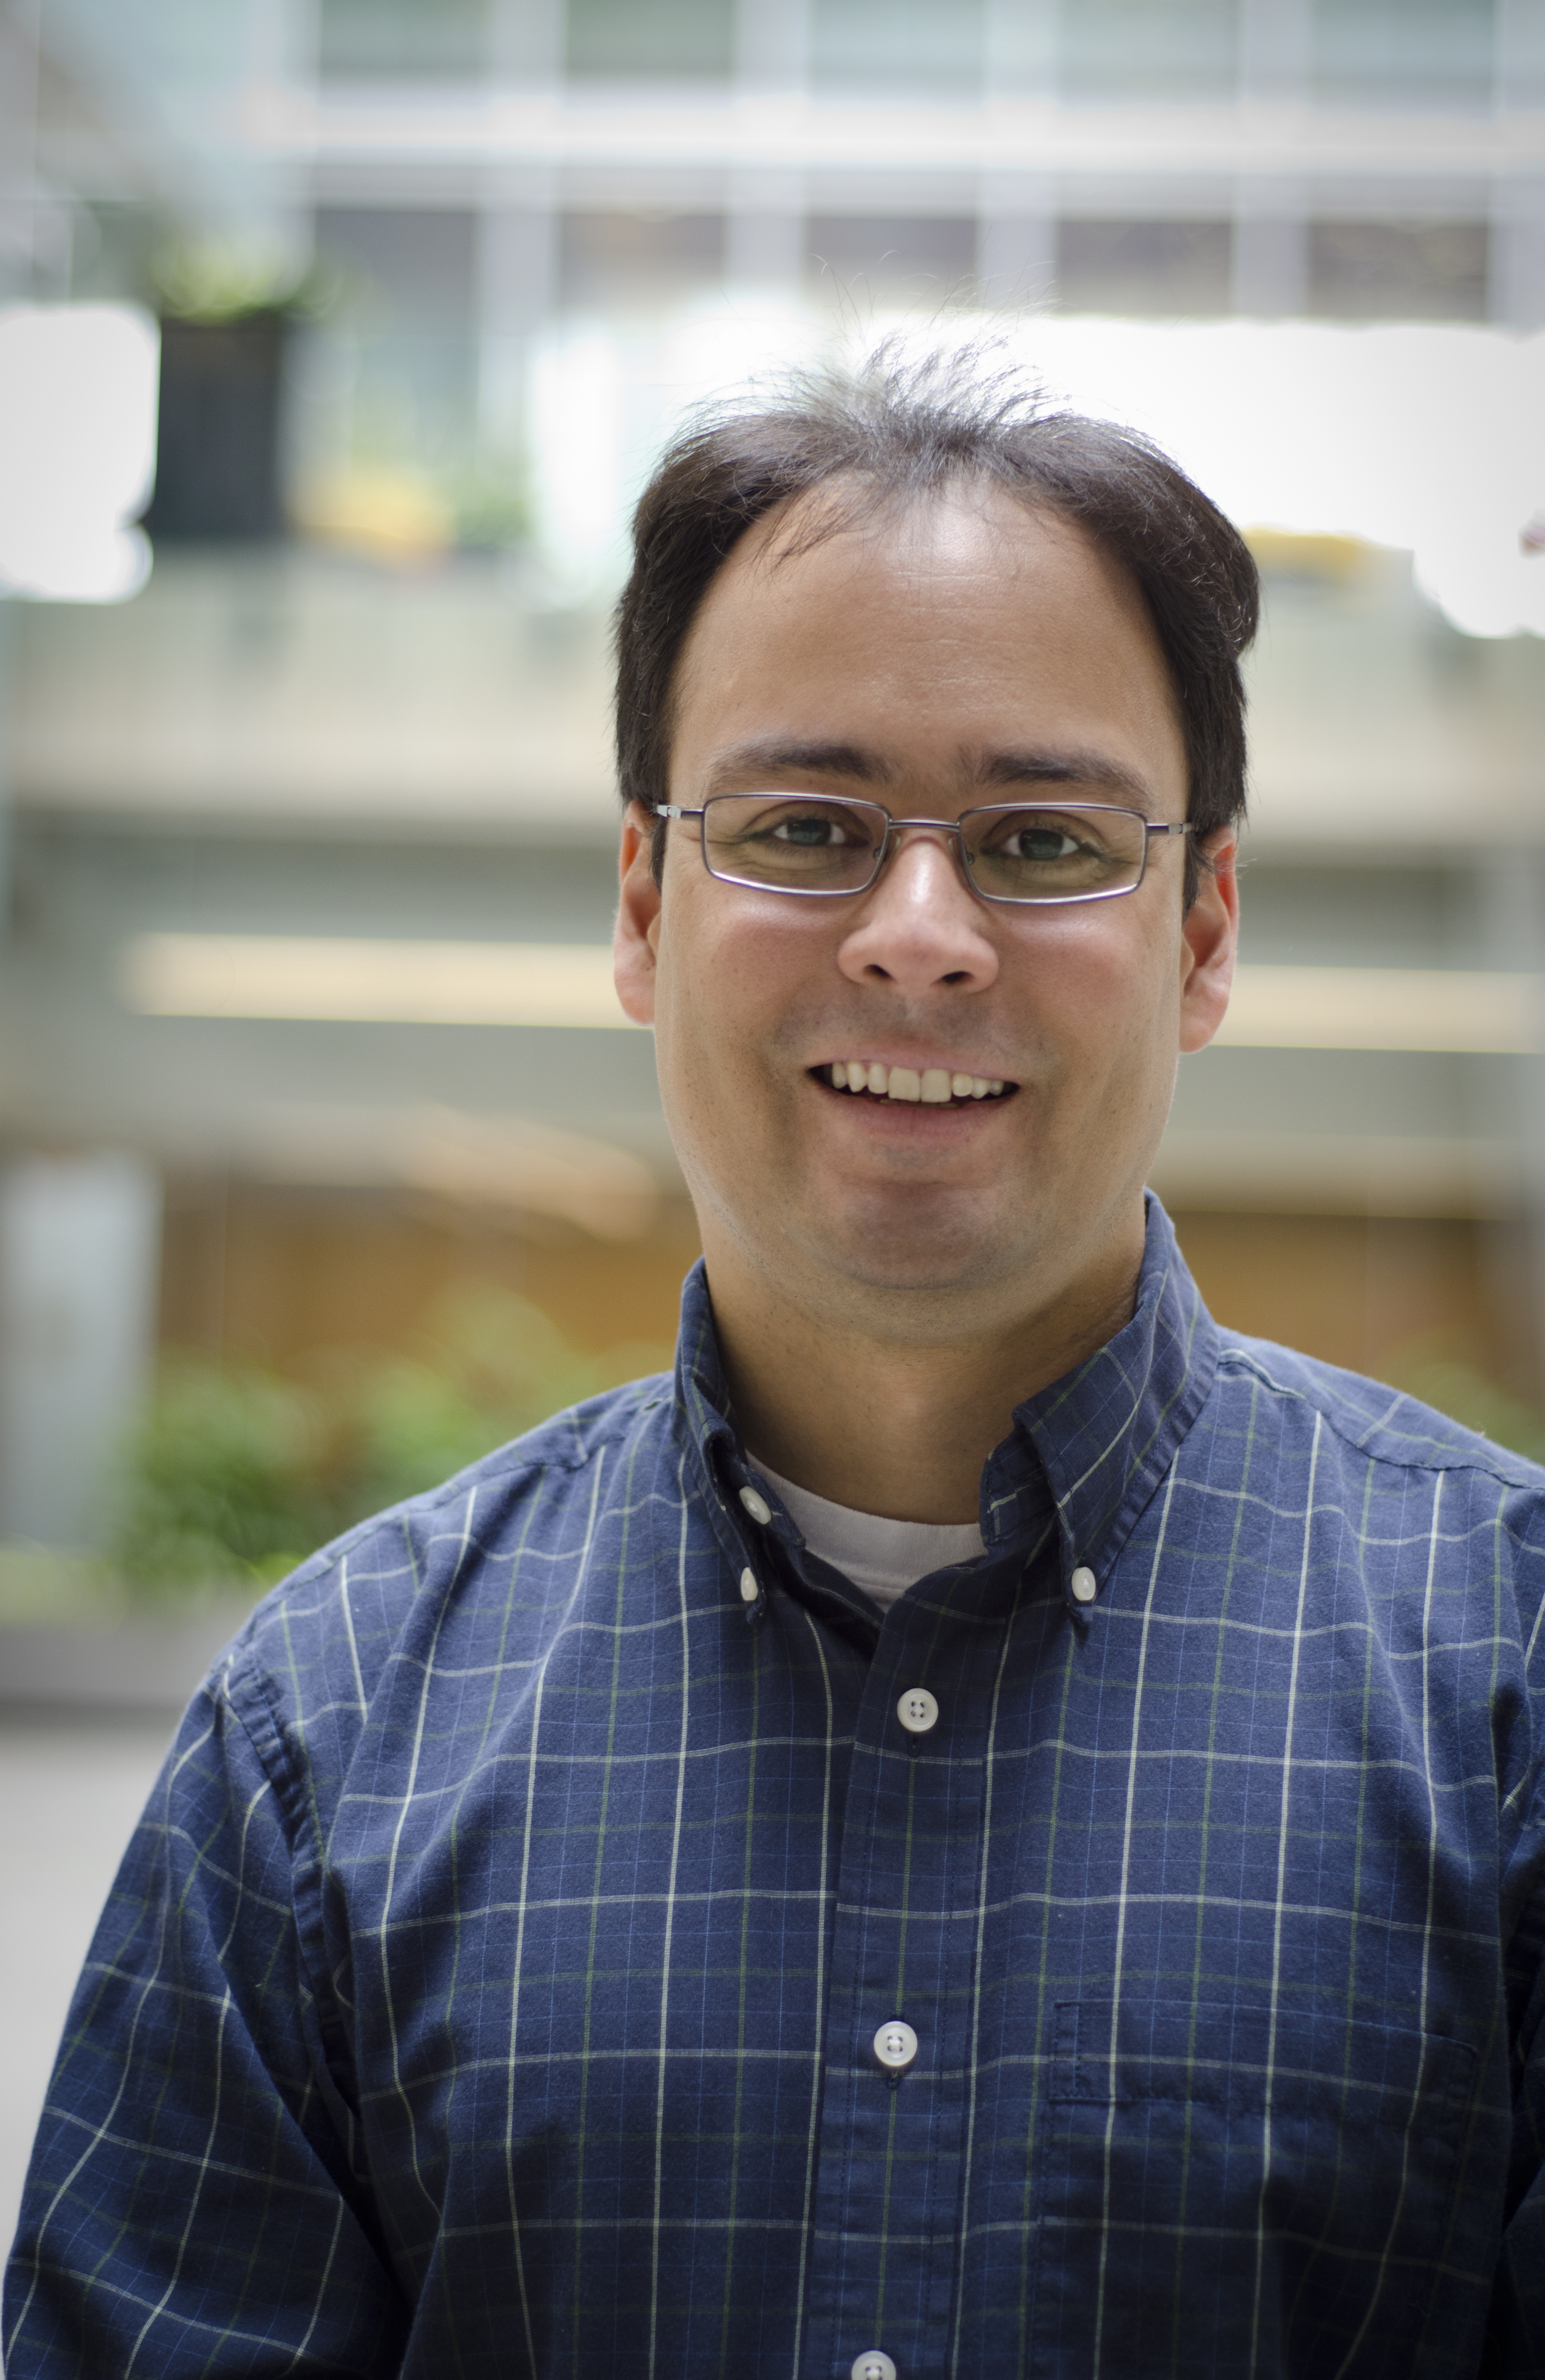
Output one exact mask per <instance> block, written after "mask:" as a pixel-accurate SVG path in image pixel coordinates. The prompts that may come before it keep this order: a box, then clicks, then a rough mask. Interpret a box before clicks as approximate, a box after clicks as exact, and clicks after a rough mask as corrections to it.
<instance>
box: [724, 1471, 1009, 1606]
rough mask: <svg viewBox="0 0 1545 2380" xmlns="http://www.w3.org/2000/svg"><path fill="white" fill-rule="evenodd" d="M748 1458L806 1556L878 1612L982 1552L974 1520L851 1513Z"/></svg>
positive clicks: (980, 1538)
mask: <svg viewBox="0 0 1545 2380" xmlns="http://www.w3.org/2000/svg"><path fill="white" fill-rule="evenodd" d="M750 1459H751V1461H752V1462H753V1463H754V1464H755V1465H756V1468H757V1470H758V1471H759V1472H760V1473H761V1475H762V1476H763V1478H764V1479H766V1481H767V1482H768V1484H769V1485H770V1486H772V1487H774V1488H777V1490H778V1492H779V1496H780V1497H781V1498H782V1500H783V1501H784V1503H785V1504H786V1505H787V1506H788V1508H789V1513H790V1517H791V1519H792V1520H793V1522H794V1523H795V1524H796V1525H797V1526H798V1528H799V1531H800V1534H801V1535H802V1536H803V1539H804V1541H805V1544H806V1545H807V1546H808V1547H809V1548H810V1550H811V1552H812V1553H813V1554H817V1555H819V1557H820V1559H821V1560H822V1561H824V1562H830V1564H831V1566H832V1568H833V1570H839V1571H840V1572H841V1573H842V1575H843V1577H844V1578H851V1580H852V1582H853V1585H855V1586H860V1587H862V1588H863V1592H864V1594H865V1595H867V1596H868V1597H871V1599H872V1600H873V1601H874V1602H875V1603H877V1604H878V1605H879V1607H880V1609H881V1610H882V1611H885V1610H887V1609H889V1607H890V1605H891V1604H893V1603H894V1602H895V1600H896V1598H897V1597H898V1596H899V1595H904V1594H905V1593H906V1591H907V1589H908V1587H909V1586H914V1585H916V1583H917V1581H918V1580H919V1579H920V1578H926V1577H927V1576H928V1574H929V1573H930V1572H931V1571H935V1570H946V1569H948V1566H949V1565H950V1563H951V1562H965V1561H974V1560H976V1557H977V1555H978V1554H980V1553H983V1552H984V1551H985V1548H984V1545H983V1542H982V1531H981V1529H980V1528H979V1527H978V1525H977V1524H976V1523H975V1522H974V1521H952V1522H949V1523H948V1524H940V1523H939V1522H937V1521H887V1519H886V1518H885V1517H884V1515H883V1514H882V1513H879V1512H854V1511H853V1510H852V1508H851V1505H848V1504H828V1503H827V1500H826V1498H825V1497H824V1496H813V1495H812V1494H811V1492H810V1490H809V1488H796V1487H795V1485H794V1483H793V1481H792V1480H791V1479H781V1478H779V1475H778V1473H777V1472H776V1471H775V1470H774V1469H773V1467H772V1465H771V1464H770V1463H764V1462H763V1461H762V1459H761V1457H760V1455H756V1454H753V1455H752V1456H751V1458H750Z"/></svg>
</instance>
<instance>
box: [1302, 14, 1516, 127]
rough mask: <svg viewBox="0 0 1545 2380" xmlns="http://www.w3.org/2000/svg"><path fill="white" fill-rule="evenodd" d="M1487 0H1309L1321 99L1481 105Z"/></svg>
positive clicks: (1486, 73) (1489, 24)
mask: <svg viewBox="0 0 1545 2380" xmlns="http://www.w3.org/2000/svg"><path fill="white" fill-rule="evenodd" d="M1495 16H1496V9H1495V0H1315V6H1314V33H1313V41H1314V80H1315V86H1316V89H1317V91H1318V92H1319V95H1320V96H1321V98H1322V99H1341V100H1356V101H1358V102H1359V103H1361V104H1363V105H1364V106H1373V107H1378V106H1381V105H1382V106H1402V105H1409V104H1411V103H1417V104H1420V103H1427V104H1428V105H1432V104H1437V105H1440V106H1453V105H1454V104H1455V103H1458V104H1460V105H1470V106H1476V105H1484V104H1485V103H1486V102H1487V101H1488V100H1489V99H1490V97H1491V50H1492V41H1493V36H1494V31H1495Z"/></svg>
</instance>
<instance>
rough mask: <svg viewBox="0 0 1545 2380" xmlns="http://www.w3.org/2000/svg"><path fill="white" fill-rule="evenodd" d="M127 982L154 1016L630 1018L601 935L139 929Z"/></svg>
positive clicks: (616, 1022)
mask: <svg viewBox="0 0 1545 2380" xmlns="http://www.w3.org/2000/svg"><path fill="white" fill-rule="evenodd" d="M119 988H120V990H121V992H122V994H123V998H124V1000H125V1002H126V1003H127V1006H129V1007H130V1008H136V1009H139V1011H140V1013H141V1014H143V1015H147V1016H251V1017H271V1018H276V1019H278V1018H293V1019H295V1020H296V1021H304V1022H310V1023H318V1024H321V1023H333V1022H336V1023H349V1024H368V1025H560V1026H603V1027H607V1026H628V1024H629V1020H628V1018H627V1017H625V1016H624V1015H623V1014H622V1008H621V1007H620V1006H619V1004H618V1000H617V993H616V990H615V988H614V986H613V983H612V979H611V952H610V947H609V946H608V945H607V944H605V943H597V942H416V941H414V942H410V941H352V940H351V941H343V940H332V939H331V938H328V939H324V938H322V937H321V936H316V935H299V934H141V935H139V937H138V938H137V939H136V940H135V941H132V942H130V943H129V944H128V945H127V949H126V950H125V952H124V953H123V962H122V965H121V968H120V971H119Z"/></svg>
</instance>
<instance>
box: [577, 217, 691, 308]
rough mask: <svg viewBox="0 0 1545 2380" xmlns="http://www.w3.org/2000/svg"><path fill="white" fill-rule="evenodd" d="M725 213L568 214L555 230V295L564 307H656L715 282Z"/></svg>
mask: <svg viewBox="0 0 1545 2380" xmlns="http://www.w3.org/2000/svg"><path fill="white" fill-rule="evenodd" d="M723 271H724V217H723V216H722V215H710V214H693V215H641V214H623V213H601V212H596V213H585V214H570V215H565V216H564V217H563V219H562V223H561V226H560V230H559V262H558V285H559V301H560V303H561V305H562V306H564V307H567V308H577V307H590V306H600V307H606V308H608V309H610V308H614V307H624V308H625V307H628V306H646V307H648V306H659V305H661V304H668V303H669V302H670V299H671V298H673V297H680V296H683V295H685V294H686V293H687V292H688V291H690V290H693V289H695V288H701V287H702V286H703V285H704V284H705V283H707V282H714V281H718V279H719V278H720V276H721V275H722V273H723Z"/></svg>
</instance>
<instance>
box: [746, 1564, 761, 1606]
mask: <svg viewBox="0 0 1545 2380" xmlns="http://www.w3.org/2000/svg"><path fill="white" fill-rule="evenodd" d="M761 1592H762V1590H761V1588H760V1587H759V1586H758V1585H757V1584H756V1573H755V1572H754V1570H742V1573H741V1601H742V1603H754V1602H755V1600H756V1598H757V1597H758V1596H759V1595H760V1594H761Z"/></svg>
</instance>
